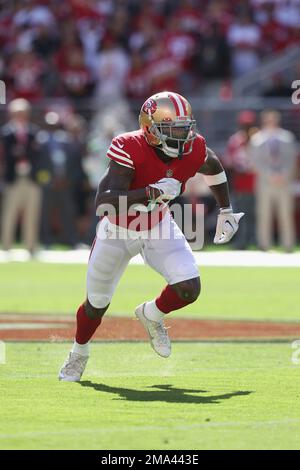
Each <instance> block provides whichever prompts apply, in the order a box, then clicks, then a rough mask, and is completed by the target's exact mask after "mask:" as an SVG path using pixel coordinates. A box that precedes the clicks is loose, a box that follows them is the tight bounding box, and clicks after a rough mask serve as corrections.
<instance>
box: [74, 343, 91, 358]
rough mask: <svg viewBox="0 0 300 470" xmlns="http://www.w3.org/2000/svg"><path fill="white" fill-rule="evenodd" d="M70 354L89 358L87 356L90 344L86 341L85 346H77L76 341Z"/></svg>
mask: <svg viewBox="0 0 300 470" xmlns="http://www.w3.org/2000/svg"><path fill="white" fill-rule="evenodd" d="M71 352H74V353H76V354H80V355H81V356H89V354H90V342H89V341H88V342H87V343H86V344H79V343H77V342H76V341H74V344H73V346H72V349H71Z"/></svg>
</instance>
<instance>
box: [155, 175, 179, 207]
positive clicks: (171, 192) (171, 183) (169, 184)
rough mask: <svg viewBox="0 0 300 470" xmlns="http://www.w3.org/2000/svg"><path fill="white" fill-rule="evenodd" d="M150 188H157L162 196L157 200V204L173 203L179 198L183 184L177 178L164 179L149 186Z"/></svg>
mask: <svg viewBox="0 0 300 470" xmlns="http://www.w3.org/2000/svg"><path fill="white" fill-rule="evenodd" d="M149 186H150V188H156V189H158V190H159V191H160V196H158V197H157V198H156V199H155V202H163V201H171V199H174V198H175V197H177V196H179V194H180V189H181V183H180V181H178V180H176V179H175V178H163V179H161V180H159V181H157V183H154V184H149Z"/></svg>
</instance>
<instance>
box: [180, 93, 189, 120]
mask: <svg viewBox="0 0 300 470" xmlns="http://www.w3.org/2000/svg"><path fill="white" fill-rule="evenodd" d="M178 98H179V99H180V102H181V104H182V107H183V115H184V116H187V109H186V104H185V102H184V100H183V99H182V97H181V96H180V95H178Z"/></svg>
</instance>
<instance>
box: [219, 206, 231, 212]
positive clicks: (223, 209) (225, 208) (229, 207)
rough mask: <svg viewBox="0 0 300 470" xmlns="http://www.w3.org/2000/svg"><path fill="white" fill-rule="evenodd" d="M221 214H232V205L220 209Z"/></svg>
mask: <svg viewBox="0 0 300 470" xmlns="http://www.w3.org/2000/svg"><path fill="white" fill-rule="evenodd" d="M219 212H220V214H221V213H222V214H226V213H229V212H232V205H231V204H230V206H227V207H220V209H219Z"/></svg>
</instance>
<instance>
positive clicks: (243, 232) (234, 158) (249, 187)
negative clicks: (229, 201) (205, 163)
mask: <svg viewBox="0 0 300 470" xmlns="http://www.w3.org/2000/svg"><path fill="white" fill-rule="evenodd" d="M255 121H256V116H255V113H254V112H252V111H242V112H241V113H240V114H239V116H238V125H239V130H238V131H237V132H236V133H235V134H233V135H232V136H231V137H230V139H229V141H228V145H227V150H226V155H225V161H224V164H225V165H226V167H227V168H228V170H229V171H228V173H229V174H230V178H231V187H232V190H233V197H234V203H235V209H236V210H237V211H238V212H245V214H246V217H245V220H244V221H243V223H242V224H241V227H240V231H239V234H237V236H236V237H235V239H234V247H235V248H236V249H238V250H245V249H246V248H248V247H249V246H250V245H254V244H255V243H256V238H255V236H256V233H255V225H256V221H255V174H254V169H253V163H252V161H251V155H250V152H249V141H250V139H251V137H252V136H253V135H254V133H255V132H256V131H257V128H256V127H255Z"/></svg>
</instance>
